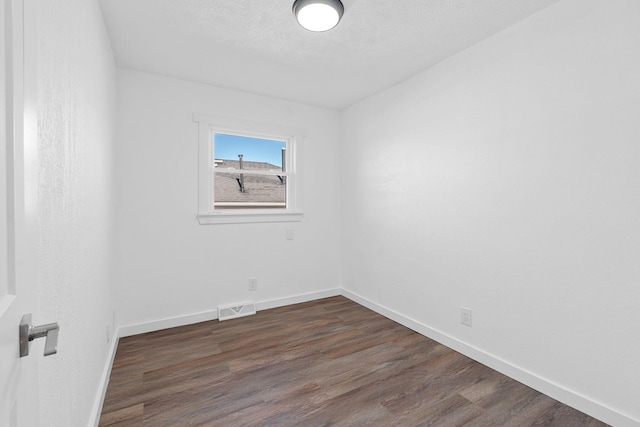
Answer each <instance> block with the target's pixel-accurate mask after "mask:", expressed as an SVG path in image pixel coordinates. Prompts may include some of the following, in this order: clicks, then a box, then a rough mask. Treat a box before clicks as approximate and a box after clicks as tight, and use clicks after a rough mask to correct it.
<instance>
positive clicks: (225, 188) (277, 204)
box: [213, 172, 287, 209]
mask: <svg viewBox="0 0 640 427" xmlns="http://www.w3.org/2000/svg"><path fill="white" fill-rule="evenodd" d="M213 175H214V176H213V182H214V189H213V191H214V197H215V201H214V208H215V209H285V208H286V207H287V199H286V197H287V180H286V177H284V176H278V175H249V174H241V173H221V172H214V174H213Z"/></svg>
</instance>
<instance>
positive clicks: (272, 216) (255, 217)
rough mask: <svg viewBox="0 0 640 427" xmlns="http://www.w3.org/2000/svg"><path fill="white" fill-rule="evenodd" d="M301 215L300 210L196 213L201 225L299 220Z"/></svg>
mask: <svg viewBox="0 0 640 427" xmlns="http://www.w3.org/2000/svg"><path fill="white" fill-rule="evenodd" d="M303 216H304V214H303V213H302V212H251V213H246V212H206V213H200V214H198V222H199V223H200V224H201V225H206V224H255V223H263V222H300V221H302V217H303Z"/></svg>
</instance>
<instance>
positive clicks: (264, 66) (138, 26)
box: [101, 0, 558, 109]
mask: <svg viewBox="0 0 640 427" xmlns="http://www.w3.org/2000/svg"><path fill="white" fill-rule="evenodd" d="M557 1H558V0H384V1H383V0H343V4H344V7H345V12H344V17H343V19H342V21H341V22H340V24H338V26H337V27H336V28H335V29H333V30H331V31H328V32H325V33H312V32H309V31H306V30H304V29H302V28H301V27H300V26H299V25H298V24H297V23H296V22H295V20H294V18H293V15H292V13H291V6H292V4H293V0H101V6H102V10H103V13H104V17H105V22H106V24H107V29H108V31H109V36H110V38H111V43H112V46H113V49H114V52H115V56H116V61H117V63H118V65H119V66H121V67H125V68H133V69H137V70H142V71H148V72H152V73H157V74H163V75H168V76H173V77H178V78H183V79H188V80H193V81H197V82H202V83H209V84H213V85H217V86H222V87H228V88H233V89H239V90H244V91H248V92H253V93H258V94H263V95H268V96H273V97H278V98H284V99H290V100H294V101H299V102H304V103H307V104H312V105H318V106H323V107H328V108H334V109H342V108H344V107H347V106H349V105H351V104H353V103H354V102H356V101H358V100H360V99H362V98H365V97H367V96H369V95H372V94H374V93H376V92H378V91H380V90H382V89H385V88H387V87H390V86H392V85H394V84H396V83H398V82H401V81H402V80H405V79H407V78H408V77H410V76H412V75H414V74H416V73H417V72H419V71H421V70H423V69H425V68H427V67H430V66H432V65H434V64H436V63H437V62H439V61H441V60H442V59H444V58H446V57H448V56H451V55H453V54H455V53H456V52H459V51H461V50H463V49H465V48H467V47H469V46H471V45H473V44H475V43H477V42H479V41H480V40H482V39H484V38H486V37H488V36H490V35H492V34H494V33H496V32H498V31H500V30H502V29H504V28H506V27H508V26H510V25H513V24H514V23H516V22H518V21H521V20H522V19H524V18H526V17H527V16H529V15H531V14H533V13H535V12H537V11H539V10H541V9H543V8H545V7H547V6H549V5H551V4H553V3H556V2H557Z"/></svg>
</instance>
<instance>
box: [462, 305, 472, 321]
mask: <svg viewBox="0 0 640 427" xmlns="http://www.w3.org/2000/svg"><path fill="white" fill-rule="evenodd" d="M460 323H462V324H463V325H465V326H471V325H472V322H471V309H470V308H467V307H460Z"/></svg>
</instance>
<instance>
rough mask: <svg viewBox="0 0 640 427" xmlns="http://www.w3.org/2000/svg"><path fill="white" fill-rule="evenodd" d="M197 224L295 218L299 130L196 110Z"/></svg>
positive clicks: (297, 212) (298, 211) (298, 213)
mask: <svg viewBox="0 0 640 427" xmlns="http://www.w3.org/2000/svg"><path fill="white" fill-rule="evenodd" d="M194 121H196V122H197V123H198V127H199V212H198V220H199V222H200V223H201V224H212V223H235V222H281V221H300V220H301V219H302V212H301V209H300V195H299V194H297V192H298V188H297V185H296V173H297V171H296V166H297V162H296V157H295V156H296V150H297V148H298V147H297V145H296V143H297V140H298V138H300V137H301V135H302V132H301V131H300V130H297V129H293V128H287V127H282V126H277V125H270V124H265V123H255V122H247V121H242V120H236V119H228V118H209V117H204V116H201V115H197V114H196V115H195V116H194Z"/></svg>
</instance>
